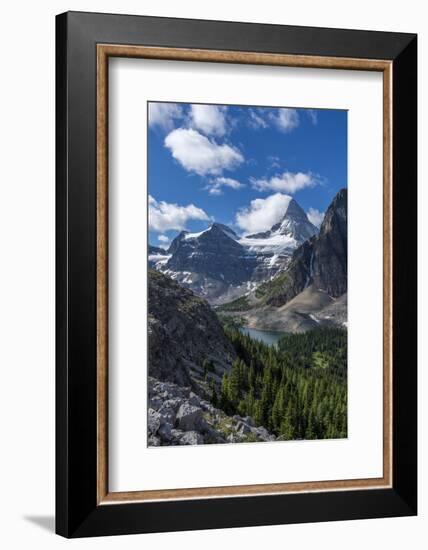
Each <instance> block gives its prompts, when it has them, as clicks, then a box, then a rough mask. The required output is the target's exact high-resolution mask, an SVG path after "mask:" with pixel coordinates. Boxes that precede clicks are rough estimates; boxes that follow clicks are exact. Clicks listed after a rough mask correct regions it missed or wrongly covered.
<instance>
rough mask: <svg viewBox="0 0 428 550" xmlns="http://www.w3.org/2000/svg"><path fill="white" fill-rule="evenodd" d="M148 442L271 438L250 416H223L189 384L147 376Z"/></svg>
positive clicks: (176, 443)
mask: <svg viewBox="0 0 428 550" xmlns="http://www.w3.org/2000/svg"><path fill="white" fill-rule="evenodd" d="M147 425H148V445H149V446H151V447H157V446H163V445H200V444H203V443H244V442H255V441H273V440H274V439H275V436H273V435H271V434H269V432H268V431H267V430H266V429H265V428H264V427H262V426H259V427H256V426H255V425H254V422H253V420H252V418H250V417H245V418H241V417H240V416H238V415H235V416H233V417H231V416H227V415H226V414H225V413H224V412H223V411H222V410H220V409H218V408H216V407H214V405H213V404H212V403H211V402H210V401H209V400H206V399H202V398H201V397H200V396H198V395H197V394H195V393H194V392H193V391H192V390H191V388H190V387H183V386H179V385H177V384H172V383H170V382H162V381H160V380H156V379H155V378H149V409H148V418H147Z"/></svg>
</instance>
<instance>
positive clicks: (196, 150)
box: [165, 128, 244, 176]
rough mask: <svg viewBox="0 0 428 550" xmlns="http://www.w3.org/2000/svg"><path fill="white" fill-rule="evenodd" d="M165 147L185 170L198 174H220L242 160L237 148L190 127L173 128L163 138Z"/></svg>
mask: <svg viewBox="0 0 428 550" xmlns="http://www.w3.org/2000/svg"><path fill="white" fill-rule="evenodd" d="M165 147H167V148H168V149H169V150H170V151H171V153H172V156H173V157H174V158H175V160H177V161H178V162H179V163H180V164H181V166H183V168H184V169H185V170H187V171H189V172H196V174H199V175H200V176H205V175H207V174H211V175H214V176H217V175H220V174H221V173H222V172H223V170H232V169H233V168H235V167H236V166H238V165H239V164H241V162H243V160H244V157H243V156H242V154H241V153H240V152H239V151H238V149H235V148H234V147H232V146H230V145H227V144H223V145H218V144H217V143H216V142H215V141H214V140H210V139H208V138H207V137H205V136H203V135H202V134H200V133H199V132H197V131H196V130H193V129H191V128H177V129H176V130H173V131H172V132H171V133H170V134H168V135H167V136H166V138H165Z"/></svg>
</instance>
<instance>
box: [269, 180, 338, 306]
mask: <svg viewBox="0 0 428 550" xmlns="http://www.w3.org/2000/svg"><path fill="white" fill-rule="evenodd" d="M347 211H348V204H347V190H346V189H342V190H341V191H339V193H337V195H336V196H335V198H334V199H333V202H332V203H331V205H330V206H329V208H328V210H327V212H326V214H325V217H324V220H323V223H322V225H321V229H320V232H319V234H318V235H315V236H313V237H312V238H311V239H309V240H308V241H306V242H305V243H303V244H302V245H301V246H300V247H299V248H298V249H297V250H296V251H295V252H294V254H293V257H292V259H291V262H290V265H289V266H288V268H287V269H286V271H285V272H284V273H283V274H280V275H279V276H278V277H276V278H275V279H274V280H273V281H271V282H270V283H267V284H266V285H264V288H261V289H260V290H261V292H263V293H264V300H263V301H264V302H265V303H266V304H268V305H272V306H276V307H279V306H282V305H284V304H286V303H287V302H288V301H290V300H291V299H293V298H294V297H295V296H297V294H299V293H300V292H302V290H304V289H305V288H307V287H308V286H309V285H311V284H312V285H313V286H314V288H316V289H318V290H322V291H325V292H326V293H327V294H328V295H329V296H332V297H339V296H341V295H342V294H344V293H345V292H347V255H348V237H347Z"/></svg>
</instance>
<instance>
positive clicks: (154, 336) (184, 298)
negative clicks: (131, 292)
mask: <svg viewBox="0 0 428 550" xmlns="http://www.w3.org/2000/svg"><path fill="white" fill-rule="evenodd" d="M148 290H149V318H148V326H149V375H150V376H152V377H154V378H158V379H160V380H163V381H170V382H174V383H176V384H179V385H185V386H190V387H192V388H193V389H194V391H195V392H196V393H198V394H200V395H204V394H205V392H206V389H207V388H206V387H205V386H206V383H205V380H204V367H203V363H204V361H205V360H206V361H209V362H210V365H212V373H211V374H210V376H211V378H213V381H214V383H219V382H220V378H221V376H222V375H223V374H224V372H225V371H226V370H229V368H230V365H231V363H232V361H233V359H234V358H235V357H236V353H235V350H234V349H233V347H232V345H231V344H230V342H229V341H228V340H227V338H226V336H225V334H224V332H223V329H222V327H221V325H220V323H219V322H218V319H217V316H216V314H215V313H214V312H213V311H212V310H211V308H210V307H209V305H208V304H207V303H206V302H205V300H203V299H202V298H199V297H198V296H196V295H195V294H194V293H193V292H192V291H191V290H188V289H186V288H183V287H182V286H180V285H179V284H177V283H176V282H175V281H173V280H172V279H170V278H169V277H166V276H165V275H163V274H161V273H159V272H156V271H154V270H152V269H150V270H149V289H148Z"/></svg>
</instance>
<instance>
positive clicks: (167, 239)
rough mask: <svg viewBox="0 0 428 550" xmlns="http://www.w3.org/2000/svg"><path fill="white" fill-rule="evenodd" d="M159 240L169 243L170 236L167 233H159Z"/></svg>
mask: <svg viewBox="0 0 428 550" xmlns="http://www.w3.org/2000/svg"><path fill="white" fill-rule="evenodd" d="M158 241H159V242H160V243H163V244H168V243H169V237H167V236H166V235H159V236H158Z"/></svg>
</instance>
